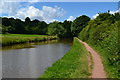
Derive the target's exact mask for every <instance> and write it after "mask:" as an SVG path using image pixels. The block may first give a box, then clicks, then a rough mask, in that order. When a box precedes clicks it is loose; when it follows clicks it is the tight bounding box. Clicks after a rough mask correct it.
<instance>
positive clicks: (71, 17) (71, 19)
mask: <svg viewBox="0 0 120 80" xmlns="http://www.w3.org/2000/svg"><path fill="white" fill-rule="evenodd" d="M74 19H75V18H74V17H73V16H70V17H69V18H68V19H67V21H73V20H74Z"/></svg>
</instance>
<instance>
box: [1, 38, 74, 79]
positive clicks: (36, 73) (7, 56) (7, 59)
mask: <svg viewBox="0 0 120 80" xmlns="http://www.w3.org/2000/svg"><path fill="white" fill-rule="evenodd" d="M71 45H72V39H61V40H52V41H46V42H39V43H26V44H17V45H13V46H6V47H3V48H2V77H3V78H38V77H40V75H41V74H42V73H43V72H44V71H45V70H46V69H47V68H48V67H50V66H51V65H52V64H53V63H54V62H55V61H57V60H58V59H60V58H61V57H63V56H64V55H65V53H66V52H67V51H69V50H70V47H71ZM0 55H1V54H0Z"/></svg>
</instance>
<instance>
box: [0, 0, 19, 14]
mask: <svg viewBox="0 0 120 80" xmlns="http://www.w3.org/2000/svg"><path fill="white" fill-rule="evenodd" d="M7 1H8V0H2V1H0V5H1V6H0V14H8V15H14V14H15V13H16V11H17V10H18V8H19V7H20V4H19V3H18V2H7Z"/></svg>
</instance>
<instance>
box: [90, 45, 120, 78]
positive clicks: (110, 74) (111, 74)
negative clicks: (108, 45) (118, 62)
mask: <svg viewBox="0 0 120 80" xmlns="http://www.w3.org/2000/svg"><path fill="white" fill-rule="evenodd" d="M89 45H90V46H91V47H92V48H93V49H94V50H96V52H97V53H99V55H100V57H101V59H102V63H103V66H104V70H105V71H106V74H107V78H119V79H120V77H118V75H119V72H118V70H117V69H119V67H118V66H117V68H116V66H114V65H111V64H110V63H109V60H108V57H109V54H108V52H107V51H106V50H104V49H102V48H100V47H98V46H93V45H91V44H89Z"/></svg>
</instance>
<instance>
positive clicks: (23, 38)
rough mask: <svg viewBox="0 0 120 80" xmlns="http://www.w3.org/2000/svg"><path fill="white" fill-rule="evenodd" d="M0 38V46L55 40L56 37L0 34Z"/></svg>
mask: <svg viewBox="0 0 120 80" xmlns="http://www.w3.org/2000/svg"><path fill="white" fill-rule="evenodd" d="M0 37H1V38H2V40H1V41H0V43H1V44H2V46H7V45H12V44H18V43H27V42H39V41H46V40H53V39H57V37H56V36H47V35H27V34H2V35H1V36H0Z"/></svg>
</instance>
